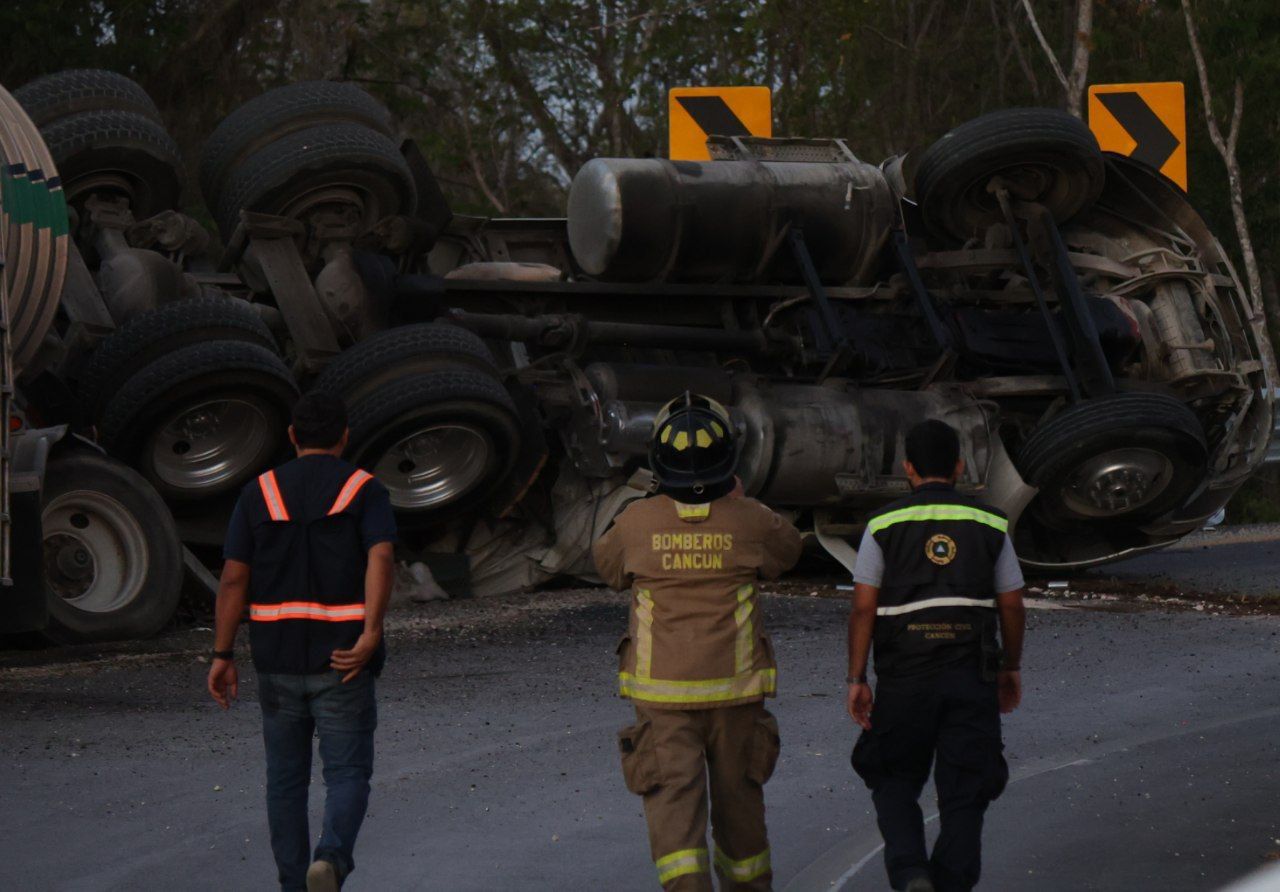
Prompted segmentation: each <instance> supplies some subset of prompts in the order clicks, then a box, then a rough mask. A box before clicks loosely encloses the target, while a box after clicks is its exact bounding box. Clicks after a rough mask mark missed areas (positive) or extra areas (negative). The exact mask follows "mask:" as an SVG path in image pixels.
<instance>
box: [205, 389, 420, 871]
mask: <svg viewBox="0 0 1280 892" xmlns="http://www.w3.org/2000/svg"><path fill="white" fill-rule="evenodd" d="M348 434H349V431H348V429H347V411H346V407H345V406H343V404H342V402H341V401H340V400H339V399H338V398H336V397H333V396H329V395H327V394H308V395H306V396H304V397H303V398H302V399H300V400H299V401H298V405H297V406H296V408H295V409H294V412H293V424H292V425H291V426H290V428H289V438H290V439H291V440H292V441H293V445H294V446H295V447H296V449H297V453H298V457H297V458H296V459H294V460H293V461H290V462H288V463H287V464H284V465H281V466H280V467H278V468H276V469H274V470H271V471H267V472H266V473H265V474H263V475H262V476H260V477H259V478H258V479H256V480H254V481H253V482H252V483H250V484H248V485H247V486H246V487H245V488H244V491H243V492H242V493H241V494H240V500H239V502H237V503H236V508H235V512H234V513H233V514H232V516H231V525H230V528H229V529H228V530H227V540H226V545H225V547H224V554H223V556H224V558H225V560H226V563H225V565H224V567H223V570H222V580H221V585H220V587H219V589H218V604H217V630H216V636H215V643H214V651H213V665H212V666H211V668H210V669H209V682H208V686H209V693H210V694H211V695H212V696H213V699H214V700H216V701H217V702H218V704H219V705H220V706H222V708H224V709H226V708H227V707H228V706H229V705H230V701H231V700H234V699H235V698H236V696H237V693H238V690H237V687H238V677H237V672H236V664H235V653H234V646H235V638H236V629H237V628H238V627H239V625H240V621H241V619H242V617H243V615H244V612H245V606H246V604H247V605H248V609H249V643H250V649H251V651H252V655H253V664H254V668H255V669H257V671H258V694H259V700H260V701H261V705H262V726H263V739H264V741H265V743H266V752H267V822H268V824H269V826H270V830H271V849H272V851H273V853H274V854H275V859H276V866H277V868H278V870H279V880H280V887H281V888H282V889H284V890H289V892H292V890H301V889H306V890H308V892H336V890H337V889H338V888H339V887H340V886H341V885H342V882H343V880H344V879H345V878H346V876H347V875H348V874H349V873H351V871H352V870H353V869H354V867H355V861H354V859H353V855H352V852H353V850H354V848H355V842H356V834H357V833H358V832H359V830H360V824H361V822H362V821H363V820H364V815H365V811H366V808H367V806H368V802H369V779H370V777H372V775H373V732H374V728H375V727H376V725H377V704H376V700H375V697H374V678H375V677H376V676H377V675H378V674H379V673H380V672H381V670H382V664H383V662H384V661H385V659H386V649H385V646H384V645H383V641H382V625H383V617H384V615H385V614H386V609H387V601H388V599H389V598H390V595H391V585H392V580H393V575H394V570H395V562H394V557H393V553H392V550H393V546H394V542H395V539H396V524H395V516H394V515H393V514H392V511H391V500H390V497H389V495H388V494H387V490H386V488H385V487H384V486H383V485H382V484H381V483H379V482H378V481H377V480H375V479H374V478H373V476H372V475H371V474H369V473H368V472H366V471H363V470H360V469H359V468H357V467H355V466H354V465H350V464H348V463H347V462H344V461H343V460H342V459H341V458H340V456H341V455H342V452H343V450H344V449H345V448H346V445H347V438H348ZM317 732H318V733H319V738H320V758H321V759H322V760H323V762H324V782H325V788H326V795H325V809H324V828H323V831H322V833H321V836H320V842H319V844H318V845H317V846H316V849H315V853H314V856H313V855H312V853H311V851H310V831H309V829H308V826H307V787H308V785H309V784H310V783H311V739H312V737H313V736H315V735H316V733H317ZM309 862H310V865H309V866H308V863H309Z"/></svg>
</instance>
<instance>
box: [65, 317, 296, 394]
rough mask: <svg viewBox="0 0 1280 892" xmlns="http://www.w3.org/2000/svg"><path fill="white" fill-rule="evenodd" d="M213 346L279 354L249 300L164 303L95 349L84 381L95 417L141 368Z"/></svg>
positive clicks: (84, 391) (81, 389)
mask: <svg viewBox="0 0 1280 892" xmlns="http://www.w3.org/2000/svg"><path fill="white" fill-rule="evenodd" d="M208 341H244V342H245V343H249V344H258V345H259V346H262V347H266V348H267V349H268V350H271V351H272V352H273V353H274V352H276V351H277V347H276V340H275V338H274V337H273V336H272V334H271V330H270V329H269V328H267V325H266V323H265V322H263V321H262V317H261V316H259V315H258V312H257V310H255V309H254V308H253V305H252V304H250V303H248V302H247V301H243V300H240V299H239V298H235V297H213V296H201V297H193V298H188V299H186V300H178V301H174V302H172V303H168V304H164V305H163V306H160V307H156V308H155V309H154V310H147V311H146V312H143V313H139V314H138V315H137V316H135V317H134V318H132V319H130V320H129V321H128V322H127V323H125V324H124V325H122V326H121V327H120V328H118V329H116V331H115V332H113V333H112V334H111V335H110V337H108V338H106V339H105V340H103V341H102V343H100V344H99V345H98V346H97V347H96V348H94V351H93V353H92V354H91V355H90V356H89V362H88V364H87V365H86V366H85V369H84V374H83V376H82V380H81V381H80V382H79V392H80V398H81V400H82V401H83V403H84V406H85V408H86V409H87V410H88V411H89V414H90V417H92V418H95V419H96V418H99V417H101V413H102V410H103V408H104V406H105V404H106V402H107V401H108V400H109V399H110V398H111V397H112V396H113V395H114V394H115V393H116V391H118V390H119V389H120V388H121V387H123V386H124V383H125V381H127V380H128V379H129V378H130V377H132V376H133V374H134V372H136V371H137V370H138V369H140V368H142V367H143V366H147V365H150V364H151V363H152V362H154V361H155V360H157V359H159V358H160V357H162V356H164V355H165V354H167V353H171V352H173V351H174V350H177V349H179V348H181V347H186V346H187V345H189V344H202V343H205V342H208Z"/></svg>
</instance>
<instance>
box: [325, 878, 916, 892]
mask: <svg viewBox="0 0 1280 892" xmlns="http://www.w3.org/2000/svg"><path fill="white" fill-rule="evenodd" d="M307 879H308V880H310V879H311V874H307ZM307 890H308V892H310V890H311V886H310V884H308V885H307ZM903 892H933V881H932V880H930V879H929V878H928V877H914V878H913V879H912V880H911V882H909V883H907V888H906V889H905V890H903Z"/></svg>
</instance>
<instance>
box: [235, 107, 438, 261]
mask: <svg viewBox="0 0 1280 892" xmlns="http://www.w3.org/2000/svg"><path fill="white" fill-rule="evenodd" d="M415 202H416V197H415V193H414V186H413V175H412V174H411V173H410V172H409V165H408V164H407V163H405V160H404V158H403V157H402V156H401V155H400V151H399V150H398V149H397V148H396V145H395V143H393V142H392V141H391V140H390V139H389V138H388V137H386V136H384V135H383V134H381V133H378V132H377V131H376V130H371V129H369V128H368V127H364V126H362V125H360V124H329V125H325V126H321V127H310V128H308V129H306V130H300V131H298V132H296V133H291V134H289V135H288V136H285V137H282V138H281V139H278V140H276V141H275V142H273V143H271V144H270V145H268V146H266V147H265V148H263V149H261V150H259V151H257V152H254V153H253V154H252V155H250V156H249V157H247V158H245V159H244V160H243V161H241V162H240V163H239V164H237V165H236V166H235V167H233V168H231V170H230V172H229V173H228V174H227V179H226V185H225V186H224V187H223V188H222V189H220V190H219V192H218V195H217V197H216V207H215V209H214V213H215V217H216V219H217V221H218V225H219V227H221V230H222V234H223V236H224V237H225V238H230V237H231V234H232V233H233V232H235V228H236V225H237V224H238V223H239V221H240V211H241V210H250V211H261V212H263V213H268V214H279V215H281V216H285V217H290V218H293V219H301V218H303V217H305V216H306V215H307V214H308V213H309V212H311V211H314V210H317V209H320V208H328V209H342V210H345V211H352V210H354V211H355V212H356V213H357V214H358V215H359V224H360V227H361V231H364V230H366V229H368V228H369V227H371V226H372V225H373V224H374V223H377V222H378V221H379V220H381V219H382V218H383V217H388V216H392V215H394V214H400V213H409V212H411V211H412V210H413V207H414V204H415Z"/></svg>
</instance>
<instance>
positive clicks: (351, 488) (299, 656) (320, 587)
mask: <svg viewBox="0 0 1280 892" xmlns="http://www.w3.org/2000/svg"><path fill="white" fill-rule="evenodd" d="M329 479H330V480H331V479H332V478H329ZM371 480H373V475H372V474H370V473H369V472H367V471H363V470H359V469H355V470H353V471H352V472H351V473H350V475H349V476H347V477H346V479H345V480H344V481H343V482H342V484H341V486H340V488H339V489H338V491H337V493H336V494H335V496H334V498H333V501H332V503H331V504H330V507H329V509H328V510H327V511H325V512H324V513H323V514H313V515H312V516H306V515H305V514H304V513H303V512H299V511H291V510H290V505H289V503H288V501H287V500H286V498H285V495H284V489H285V487H282V485H281V480H280V477H279V476H278V475H277V473H276V472H275V471H267V472H266V473H265V474H262V475H261V476H260V477H258V481H257V484H258V485H257V488H258V493H259V494H260V495H261V498H262V501H261V507H260V508H258V509H257V511H256V512H255V519H256V521H257V522H256V523H254V525H253V528H254V557H253V560H252V562H251V567H250V583H249V619H250V640H251V643H252V648H253V657H254V663H255V665H257V666H258V668H259V670H260V671H266V672H285V673H299V674H305V673H311V672H323V671H325V670H327V669H328V668H329V660H330V658H331V654H332V652H333V651H334V650H336V649H339V648H346V647H350V646H351V645H352V644H354V643H355V641H356V639H357V638H359V636H360V633H361V632H362V631H363V628H364V619H365V604H364V576H365V568H366V566H367V555H366V552H365V549H364V547H363V545H362V542H361V535H360V520H359V518H358V517H357V516H355V515H354V514H353V513H352V511H351V508H352V505H353V503H355V501H356V498H357V496H359V494H360V492H361V490H362V489H364V487H365V486H366V485H367V484H368V483H369V482H370V481H371ZM285 484H286V485H287V486H292V487H294V488H293V489H292V491H293V492H294V494H295V496H298V494H299V493H300V492H301V491H302V490H300V489H299V487H309V486H315V485H316V483H315V482H314V481H312V480H308V479H306V478H302V477H299V478H296V479H294V480H292V481H290V480H289V479H288V478H287V477H286V480H285ZM328 485H329V486H332V485H333V483H332V482H330V483H329V484H328ZM301 501H306V500H305V499H301ZM313 503H314V502H313ZM321 504H323V502H321ZM263 509H265V510H263Z"/></svg>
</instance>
